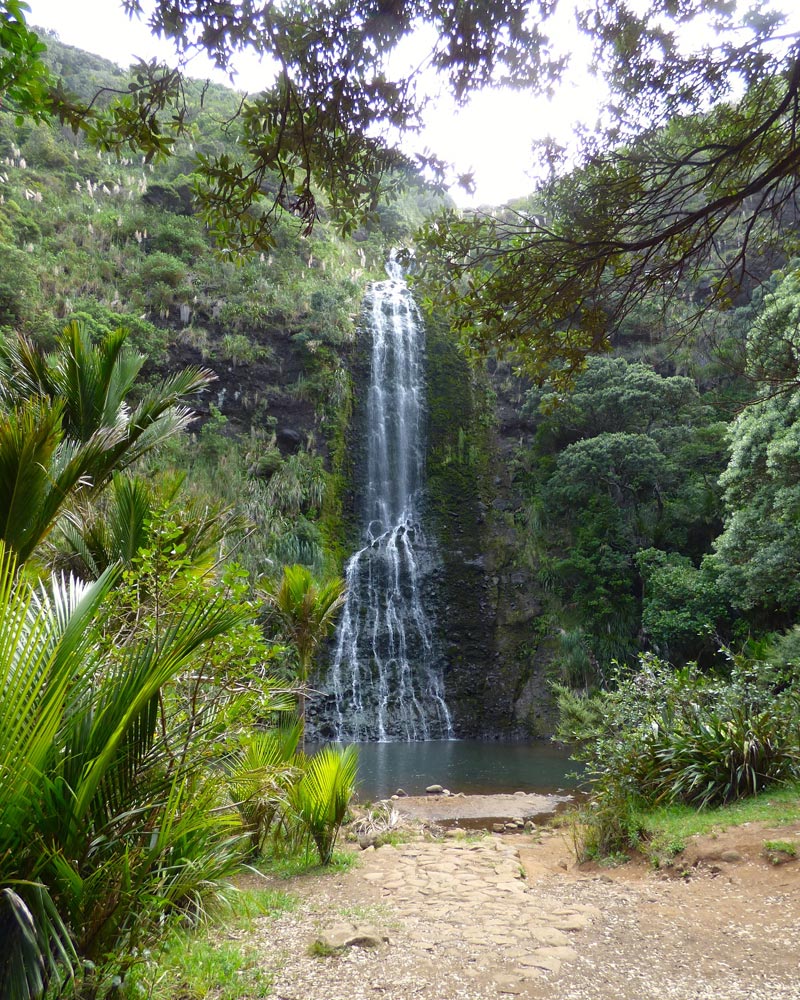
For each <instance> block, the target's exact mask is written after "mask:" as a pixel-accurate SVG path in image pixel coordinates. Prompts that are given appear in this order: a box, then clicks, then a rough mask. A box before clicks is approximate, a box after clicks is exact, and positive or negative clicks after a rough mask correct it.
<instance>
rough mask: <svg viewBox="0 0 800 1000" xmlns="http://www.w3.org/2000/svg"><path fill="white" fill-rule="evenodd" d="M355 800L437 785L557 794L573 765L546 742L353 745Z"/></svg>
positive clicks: (567, 783)
mask: <svg viewBox="0 0 800 1000" xmlns="http://www.w3.org/2000/svg"><path fill="white" fill-rule="evenodd" d="M358 751H359V765H358V793H357V795H358V798H359V800H360V801H362V802H371V801H374V800H376V799H384V798H388V796H390V795H392V794H393V793H394V792H396V791H397V789H398V788H402V789H403V790H404V791H405V792H406V793H407V794H408V795H421V794H423V793H424V792H425V789H426V788H427V786H428V785H433V784H438V785H443V786H444V787H445V788H448V789H449V790H450V791H451V792H464V793H467V794H472V795H477V794H483V795H489V794H492V793H497V792H518V791H522V792H542V793H547V792H550V793H552V792H558V791H566V790H570V789H574V788H575V787H576V786H577V785H578V783H579V779H577V778H575V777H574V776H571V772H575V771H577V770H578V769H579V765H577V764H576V763H575V761H572V760H569V754H568V752H567V751H565V750H563V749H560V748H559V747H556V746H553V745H552V744H551V743H545V742H541V743H500V742H484V741H481V740H442V741H431V742H427V743H360V744H358Z"/></svg>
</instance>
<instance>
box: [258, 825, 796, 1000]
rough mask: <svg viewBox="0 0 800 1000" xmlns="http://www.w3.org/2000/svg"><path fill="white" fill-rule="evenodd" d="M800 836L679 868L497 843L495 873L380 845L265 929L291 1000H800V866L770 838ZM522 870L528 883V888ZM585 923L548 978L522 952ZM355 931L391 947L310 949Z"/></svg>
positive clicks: (743, 846)
mask: <svg viewBox="0 0 800 1000" xmlns="http://www.w3.org/2000/svg"><path fill="white" fill-rule="evenodd" d="M798 838H800V826H797V827H794V828H786V827H784V828H781V829H780V830H779V831H769V830H764V829H761V828H758V827H756V826H755V825H752V827H751V828H750V829H749V830H746V831H743V830H741V828H740V830H739V831H730V832H728V833H723V834H722V835H720V836H718V837H714V838H705V839H703V840H698V841H696V842H693V843H692V844H691V845H690V848H689V849H687V851H686V852H685V853H684V855H683V856H680V857H679V858H677V859H676V862H675V865H674V866H673V867H672V868H671V869H670V870H669V871H668V872H666V873H663V872H657V871H653V870H651V869H648V868H647V867H646V866H644V865H643V864H638V865H637V864H632V865H626V866H623V867H622V868H618V869H608V870H604V869H599V868H592V867H588V868H587V867H585V866H583V867H578V866H576V865H575V864H574V859H573V858H572V857H571V854H570V850H569V845H568V844H567V842H566V840H565V838H563V837H562V836H560V835H558V834H551V835H545V836H543V837H542V838H541V839H540V841H539V842H535V841H534V839H533V838H531V837H529V836H522V835H513V836H503V837H500V836H494V837H490V838H487V841H486V843H488V844H489V845H496V846H495V847H493V848H492V849H494V850H497V859H498V864H497V866H496V871H497V872H498V873H499V874H497V875H487V871H488V869H487V868H486V864H487V857H488V856H487V854H486V852H485V851H484V852H483V853H482V854H481V855H480V857H479V856H478V854H477V853H476V854H475V856H474V859H473V860H469V861H468V862H467V863H468V864H470V865H473V871H472V873H471V874H470V873H469V872H467V871H466V869H464V868H463V867H462V862H461V860H460V859H459V856H458V855H457V854H455V853H454V852H453V841H452V840H449V841H448V840H447V839H446V840H444V841H442V842H439V843H438V844H435V845H433V846H428V845H423V846H424V850H415V845H409V846H408V847H406V848H403V847H401V848H398V849H397V850H396V851H395V852H394V853H392V850H393V849H387V848H382V849H381V850H379V851H374V850H370V851H367V852H364V854H363V855H361V858H360V860H361V864H359V865H358V866H357V867H355V868H354V869H352V870H351V871H349V872H347V873H344V874H342V873H337V874H333V875H323V876H315V877H304V878H301V879H297V880H295V881H294V882H293V883H289V884H286V883H283V887H285V888H288V889H290V891H293V892H296V893H298V894H299V895H300V896H301V897H302V900H303V901H302V904H301V906H300V907H299V908H298V909H297V910H296V911H294V912H291V913H286V914H283V915H282V916H280V917H279V918H278V919H277V920H270V921H263V922H257V924H256V926H255V927H254V929H253V934H254V935H255V937H256V943H257V946H258V949H259V952H260V954H261V955H262V963H263V966H264V969H265V972H266V971H268V972H269V974H270V975H271V976H272V977H273V993H272V995H273V996H275V997H277V998H279V1000H368V998H382V997H386V998H391V1000H412V998H419V1000H490V998H492V1000H494V998H497V997H502V996H521V997H527V998H531V1000H800V966H799V964H798V963H799V962H800V958H799V956H800V949H799V948H798V945H800V862H797V861H792V862H789V863H787V864H781V865H775V864H770V863H769V861H768V860H767V859H765V858H764V857H763V842H764V840H766V839H783V840H786V839H790V840H791V839H795V840H797V841H798V843H800V839H798ZM437 852H438V853H437ZM448 852H449V853H448ZM726 852H727V853H726ZM722 854H726V857H728V860H727V861H722V860H720V855H722ZM464 857H467V854H466V852H465V854H464ZM454 858H455V859H456V862H457V863H456V867H455V869H453V859H454ZM481 858H482V860H481ZM488 860H489V862H491V858H489V859H488ZM515 860H516V864H517V867H518V868H520V870H524V874H525V878H524V881H521V882H519V884H518V888H517V889H516V890H515V887H514V883H512V882H511V881H510V878H509V874H508V872H509V870H510V868H509V864H510V863H511V862H514V861H515ZM481 865H483V867H480V866H481ZM475 866H477V867H475ZM465 872H466V873H465ZM476 875H477V877H476ZM434 877H435V878H438V881H434V882H431V881H430V879H431V878H434ZM517 877H518V876H517ZM470 878H471V879H472V881H471V882H470V881H469V879H470ZM426 879H427V881H426ZM459 879H461V880H462V881H461V882H459V881H458V880H459ZM465 879H466V880H467V881H464V880H465ZM431 885H433V889H431ZM465 885H466V886H470V888H469V889H465V888H464V886H465ZM437 886H439V887H440V888H437ZM503 886H504V887H505V888H504V889H503ZM473 890H475V891H473ZM437 893H438V895H437ZM503 893H504V894H503ZM498 894H500V895H498ZM481 899H483V902H481ZM584 912H585V913H587V914H590V918H589V920H588V921H587V920H582V921H581V920H578V921H577V922H575V923H573V924H570V923H569V920H568V918H565V917H561V919H562V920H564V919H567V920H568V922H567V923H564V924H562V925H561V926H563V927H564V928H566V932H567V936H568V938H569V946H570V947H569V948H566V949H564V948H562V949H561V953H562V957H563V960H561V959H558V958H555V959H554V960H553V961H552V962H551V963H550V967H549V968H547V967H545V966H547V962H546V961H545V962H542V961H541V960H540V961H539V967H536V966H535V965H532V964H531V963H533V962H535V961H536V958H535V956H536V955H537V954H538V955H542V954H545V953H546V952H547V949H541V948H540V949H538V951H536V952H533V956H534V957H533V958H531V957H530V955H529V954H527V952H530V946H529V948H528V949H527V952H526V950H525V949H521V948H519V947H517V944H518V943H519V942H518V939H519V937H520V935H521V934H524V932H525V931H526V930H528V931H530V933H532V934H533V933H535V926H539V927H541V926H542V924H543V922H545V923H546V921H547V920H548V919H549V920H550V923H551V925H552V924H553V921H556V920H557V919H558V917H557V916H554V915H557V914H559V913H561V914H576V913H584ZM498 914H502V916H501V918H500V922H501V923H504V924H505V925H507V928H508V929H509V935H508V936H507V937H506V936H502V935H501V936H498V933H497V932H498V926H497V925H498ZM548 914H549V915H550V916H549V917H548V916H547V915H548ZM539 917H541V919H539ZM342 921H349V922H352V923H354V924H365V923H366V924H369V925H372V926H373V927H375V928H378V929H379V931H380V933H381V934H382V935H385V936H387V937H388V942H381V943H380V944H378V945H377V946H376V947H373V948H362V947H352V948H347V949H344V950H343V951H341V952H338V953H336V954H333V955H325V956H323V955H314V954H312V953H311V952H310V950H309V949H310V946H311V944H312V943H313V941H314V940H315V938H317V937H318V936H319V934H320V932H321V931H323V930H324V929H325V928H329V927H330V926H331V924H333V923H336V922H339V923H341V922H342ZM555 926H557V925H555ZM532 928H533V929H532ZM454 930H455V933H454ZM512 932H513V933H512ZM493 942H497V943H493ZM550 951H551V952H553V953H554V955H555V953H557V952H558V951H559V949H558V948H551V949H550ZM526 956H527V957H526Z"/></svg>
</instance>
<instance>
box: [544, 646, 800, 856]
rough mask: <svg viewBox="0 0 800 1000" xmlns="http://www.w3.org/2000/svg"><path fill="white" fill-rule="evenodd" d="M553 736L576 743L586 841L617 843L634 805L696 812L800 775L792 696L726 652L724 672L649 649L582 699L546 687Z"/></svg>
mask: <svg viewBox="0 0 800 1000" xmlns="http://www.w3.org/2000/svg"><path fill="white" fill-rule="evenodd" d="M556 694H557V699H558V705H559V710H560V713H561V719H560V725H559V735H560V736H561V738H564V739H567V740H569V741H572V742H576V743H577V744H578V748H577V750H576V753H575V755H576V757H578V758H580V759H583V760H585V761H586V764H587V768H586V771H587V775H588V777H589V780H590V783H591V789H592V792H593V799H594V803H595V804H594V809H593V812H590V813H589V814H588V815H589V827H590V829H589V831H588V832H587V834H586V836H587V838H588V840H589V841H595V842H597V850H599V851H602V850H606V849H607V848H608V847H609V845H612V844H614V845H617V846H618V845H619V843H620V842H621V841H624V840H625V839H626V838H627V836H628V833H629V832H630V822H629V820H630V816H631V815H632V810H635V808H636V806H637V805H638V804H645V805H654V804H657V803H664V804H669V803H686V804H690V805H695V806H698V807H700V808H703V807H705V806H710V805H717V804H722V803H727V802H731V801H733V800H735V799H738V798H742V797H744V796H747V795H756V794H758V793H759V792H760V791H762V790H763V789H764V788H766V787H767V786H768V785H770V784H774V783H776V782H782V781H786V780H790V779H793V778H797V777H799V776H800V700H799V699H798V691H797V688H796V687H795V686H794V685H787V684H786V683H785V675H784V674H783V673H782V672H781V671H780V670H779V669H778V668H776V667H775V666H774V665H770V664H769V663H766V662H764V661H760V660H759V661H753V662H748V661H746V660H745V659H744V658H742V657H731V660H730V672H729V674H728V675H727V676H719V675H707V674H703V673H702V672H701V671H700V670H699V669H698V668H697V666H696V665H695V664H689V665H687V666H686V667H684V668H682V669H681V670H674V669H673V668H672V667H671V666H670V665H669V664H667V663H665V662H663V661H661V660H659V659H658V658H657V657H655V656H653V655H652V654H645V655H644V656H642V657H641V658H640V663H639V670H638V671H637V672H635V673H627V674H623V673H621V672H620V671H618V673H617V676H616V678H615V685H614V687H613V689H612V690H608V691H601V692H597V693H595V694H593V695H591V696H587V695H581V694H577V693H575V692H574V691H571V690H569V689H568V688H566V687H563V686H556Z"/></svg>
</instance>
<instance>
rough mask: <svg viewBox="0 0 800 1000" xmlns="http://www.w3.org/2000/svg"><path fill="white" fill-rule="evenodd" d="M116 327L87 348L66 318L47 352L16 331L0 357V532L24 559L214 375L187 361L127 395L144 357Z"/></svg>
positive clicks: (182, 415)
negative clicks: (132, 401) (136, 395)
mask: <svg viewBox="0 0 800 1000" xmlns="http://www.w3.org/2000/svg"><path fill="white" fill-rule="evenodd" d="M126 338H127V334H126V333H125V332H124V331H116V332H114V333H111V334H109V335H108V337H107V338H106V339H105V340H104V341H103V342H102V343H100V344H98V345H93V344H92V343H91V340H90V338H89V336H88V334H87V333H86V332H85V331H84V330H83V328H82V327H81V326H80V325H79V324H78V323H71V324H70V325H69V326H68V327H67V328H66V329H65V331H64V333H63V335H62V336H61V337H60V338H59V340H58V342H57V349H56V351H54V352H53V353H52V354H49V355H43V354H41V353H40V352H38V351H37V350H36V349H35V348H34V347H33V346H32V345H31V344H30V343H29V342H28V341H26V340H25V339H24V338H22V337H19V338H18V339H17V341H16V342H12V343H11V344H10V345H7V346H6V347H5V348H4V351H3V355H2V357H0V539H2V540H3V541H5V543H6V545H7V546H9V547H10V548H12V549H14V551H15V552H16V554H17V557H18V559H19V560H20V562H23V561H25V560H26V559H27V558H28V557H29V556H30V555H31V554H32V552H33V551H34V550H35V549H36V547H37V546H38V545H39V544H40V542H41V541H42V540H43V539H44V538H45V537H46V535H47V534H48V532H49V531H50V529H51V528H52V526H53V524H54V522H55V520H56V518H57V517H58V516H59V515H60V514H61V513H62V512H63V511H64V510H65V509H67V507H68V505H69V503H70V502H71V501H72V500H74V498H75V497H76V496H78V495H91V494H96V493H97V492H98V491H99V490H100V489H102V488H103V487H104V486H105V485H106V484H107V483H108V481H109V480H110V478H111V476H112V475H113V474H114V473H115V472H119V471H121V470H122V469H125V468H127V467H128V466H130V465H131V464H132V463H133V462H135V461H136V460H137V459H139V458H141V457H142V455H144V454H146V453H147V452H148V451H150V450H151V449H152V448H154V447H156V446H158V445H159V444H161V443H163V442H164V441H165V440H166V439H167V438H168V437H170V436H171V435H173V434H175V433H177V432H178V431H180V430H182V429H183V428H184V427H186V426H187V424H188V423H189V422H190V421H191V419H192V415H191V412H190V411H189V409H188V408H187V407H185V406H184V405H183V400H184V399H185V397H186V396H187V395H190V394H192V393H195V392H198V391H199V390H201V389H203V388H205V386H207V385H208V383H209V382H210V381H211V379H212V378H213V375H212V374H211V373H210V372H208V371H205V370H202V369H195V368H190V369H186V370H184V371H182V372H179V373H178V374H177V375H174V376H172V377H170V378H168V379H166V380H165V381H164V382H163V383H162V384H161V385H160V386H157V387H155V388H151V389H147V390H146V391H145V392H144V393H143V394H142V395H141V398H140V400H139V402H138V404H137V405H136V406H134V407H131V406H129V405H128V403H127V402H126V400H127V397H128V396H129V395H130V393H131V390H132V389H133V386H134V383H135V380H136V377H137V376H138V374H139V371H140V370H141V367H142V365H143V363H144V358H143V357H142V356H141V355H139V354H137V353H136V352H135V351H132V350H130V349H129V348H128V347H127V346H126Z"/></svg>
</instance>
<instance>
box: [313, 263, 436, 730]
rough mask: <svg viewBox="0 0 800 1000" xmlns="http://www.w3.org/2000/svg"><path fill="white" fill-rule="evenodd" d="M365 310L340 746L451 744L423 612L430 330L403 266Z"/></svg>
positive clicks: (341, 634) (430, 556)
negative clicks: (361, 463)
mask: <svg viewBox="0 0 800 1000" xmlns="http://www.w3.org/2000/svg"><path fill="white" fill-rule="evenodd" d="M386 270H387V273H388V275H389V279H388V280H387V281H380V282H376V283H375V284H373V285H372V286H371V288H370V290H369V292H368V293H367V297H366V299H365V303H364V323H365V327H366V329H367V330H368V332H369V333H370V334H371V337H372V354H371V364H370V383H369V393H368V397H367V406H366V411H367V412H366V434H367V484H366V491H365V493H366V495H365V503H364V511H363V525H364V546H363V548H361V549H359V551H358V552H356V553H355V555H353V556H352V557H351V558H350V560H349V562H348V563H347V568H346V579H347V600H346V604H345V607H344V611H343V613H342V617H341V620H340V624H339V629H338V632H337V636H336V646H335V654H334V658H333V664H332V667H331V669H330V674H329V680H328V686H329V692H330V694H331V695H332V700H333V702H334V708H333V710H332V718H331V723H332V728H333V730H334V732H335V735H336V738H337V739H339V740H392V739H399V740H428V739H446V738H448V737H449V736H451V735H452V726H451V720H450V713H449V712H448V709H447V704H446V703H445V698H444V681H443V677H442V665H441V659H440V657H439V656H438V655H437V649H436V643H435V640H434V635H433V629H432V623H431V620H430V618H429V616H428V614H427V613H426V610H425V607H424V603H423V595H422V589H423V583H424V580H425V578H426V576H427V575H428V574H429V573H430V571H431V569H432V568H433V563H434V553H433V548H432V546H431V545H430V544H429V542H428V541H427V539H426V538H425V535H424V533H423V531H422V527H421V519H420V509H419V508H420V499H421V491H422V488H423V484H424V482H423V481H424V466H425V391H424V364H423V362H424V331H423V327H422V323H421V320H420V316H419V311H418V310H417V307H416V305H415V303H414V300H413V298H412V296H411V292H410V291H409V289H408V287H407V286H406V283H405V280H404V277H403V270H402V267H401V265H400V264H399V263H398V262H397V261H396V260H395V259H394V257H393V258H392V259H391V260H390V261H389V264H388V265H387V268H386Z"/></svg>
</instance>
